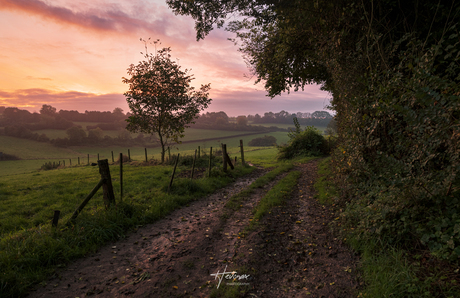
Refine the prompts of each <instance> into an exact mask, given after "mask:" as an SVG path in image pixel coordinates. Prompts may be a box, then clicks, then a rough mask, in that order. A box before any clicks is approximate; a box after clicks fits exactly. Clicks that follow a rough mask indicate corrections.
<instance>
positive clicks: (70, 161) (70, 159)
mask: <svg viewBox="0 0 460 298" xmlns="http://www.w3.org/2000/svg"><path fill="white" fill-rule="evenodd" d="M69 165H70V166H72V158H69Z"/></svg>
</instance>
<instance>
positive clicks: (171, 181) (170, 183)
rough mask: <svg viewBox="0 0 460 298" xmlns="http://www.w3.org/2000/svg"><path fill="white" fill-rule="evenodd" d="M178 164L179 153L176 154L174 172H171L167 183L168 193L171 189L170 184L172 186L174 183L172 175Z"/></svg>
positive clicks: (174, 172) (174, 171)
mask: <svg viewBox="0 0 460 298" xmlns="http://www.w3.org/2000/svg"><path fill="white" fill-rule="evenodd" d="M178 162H179V153H177V157H176V162H175V164H174V170H173V172H172V175H171V180H170V181H169V186H168V193H169V191H170V190H171V187H172V184H173V181H174V175H175V174H176V168H177V163H178Z"/></svg>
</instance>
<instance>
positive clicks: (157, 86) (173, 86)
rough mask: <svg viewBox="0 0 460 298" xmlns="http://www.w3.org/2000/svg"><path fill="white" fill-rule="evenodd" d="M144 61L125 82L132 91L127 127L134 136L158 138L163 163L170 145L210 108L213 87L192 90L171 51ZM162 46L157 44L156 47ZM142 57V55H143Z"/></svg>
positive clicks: (131, 69) (189, 77) (128, 96)
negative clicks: (200, 113)
mask: <svg viewBox="0 0 460 298" xmlns="http://www.w3.org/2000/svg"><path fill="white" fill-rule="evenodd" d="M141 41H143V42H144V43H145V44H146V47H145V48H146V53H145V54H144V58H145V60H144V61H140V62H139V63H138V64H137V65H134V64H131V65H130V67H129V68H128V74H129V76H130V78H123V83H125V84H128V86H129V91H127V92H126V93H124V95H125V96H126V100H127V102H128V106H129V108H130V110H131V114H132V115H131V116H130V117H129V118H128V119H127V120H126V121H127V122H128V126H127V127H126V128H127V129H128V130H129V131H132V132H138V131H140V132H144V133H148V134H156V135H157V136H158V140H159V142H160V145H161V162H164V158H165V152H166V147H167V146H168V145H169V144H170V142H172V141H174V142H176V143H180V141H179V138H181V137H183V136H184V135H183V132H184V129H185V127H187V125H188V124H190V123H192V122H193V120H194V119H196V118H197V117H198V116H199V112H200V111H202V110H204V109H205V108H207V107H208V104H209V103H210V102H211V99H210V98H208V96H209V93H208V92H209V90H210V89H211V87H210V84H207V85H201V88H200V89H199V90H198V91H196V90H195V88H194V87H191V86H190V82H191V81H192V80H193V79H194V78H193V75H189V74H188V72H189V70H187V69H185V70H184V71H182V70H181V69H180V66H179V65H178V64H177V63H176V62H174V61H172V60H171V55H170V52H171V49H170V48H162V49H160V50H158V51H155V54H152V53H150V54H149V53H148V52H147V41H145V40H143V39H141ZM158 42H159V40H157V41H155V42H154V44H155V46H156V44H157V43H158ZM141 54H142V53H141Z"/></svg>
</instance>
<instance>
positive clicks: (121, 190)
mask: <svg viewBox="0 0 460 298" xmlns="http://www.w3.org/2000/svg"><path fill="white" fill-rule="evenodd" d="M120 201H123V153H120Z"/></svg>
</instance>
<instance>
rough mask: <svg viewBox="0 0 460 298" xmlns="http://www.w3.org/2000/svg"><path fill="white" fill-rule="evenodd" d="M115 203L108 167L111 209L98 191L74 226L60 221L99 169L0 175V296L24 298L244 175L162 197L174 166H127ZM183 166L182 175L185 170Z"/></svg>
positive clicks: (179, 182) (196, 183) (176, 188)
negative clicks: (57, 214) (71, 266)
mask: <svg viewBox="0 0 460 298" xmlns="http://www.w3.org/2000/svg"><path fill="white" fill-rule="evenodd" d="M123 169H124V173H123V179H124V191H123V192H124V196H123V202H121V201H120V193H119V187H120V184H119V179H118V172H119V167H118V166H116V165H112V166H110V170H111V175H112V180H113V182H112V183H113V186H114V192H115V197H116V200H117V206H116V208H110V209H109V210H105V207H104V204H103V200H102V191H100V190H99V192H98V193H97V194H96V195H95V196H94V197H93V198H92V199H91V201H90V202H89V204H88V205H87V206H86V207H85V209H84V210H83V212H82V213H81V214H80V215H79V216H78V218H77V220H76V222H75V224H74V225H70V226H68V227H67V226H65V223H66V222H67V220H68V219H69V217H70V216H71V214H72V213H73V211H74V210H75V208H76V207H77V206H78V205H79V204H80V203H81V201H82V200H83V199H84V198H85V196H86V195H87V194H88V193H89V192H90V191H91V189H92V188H93V187H94V186H95V185H96V184H97V182H98V180H99V179H100V175H99V173H98V168H97V167H91V166H81V167H73V168H65V169H58V170H51V171H43V172H36V173H29V174H23V175H14V176H3V177H0V201H1V202H2V205H3V206H4V207H3V208H1V210H0V218H2V221H1V222H0V276H1V279H0V292H1V294H2V295H1V296H2V297H21V296H24V295H25V294H26V293H27V291H28V289H29V288H30V287H31V286H32V285H34V284H37V283H39V282H41V281H43V280H45V279H46V278H47V277H48V276H50V274H51V273H52V272H53V271H54V270H55V269H56V267H60V266H63V265H65V264H67V263H68V262H70V261H71V260H74V259H76V258H79V257H82V256H85V255H86V254H88V253H90V252H94V251H95V250H96V249H97V248H98V247H100V246H101V245H104V244H105V243H107V242H108V241H115V240H117V239H118V238H120V237H122V236H123V235H124V234H125V233H127V231H129V230H130V229H133V228H135V227H136V226H138V225H143V224H146V223H151V222H154V221H155V220H157V219H159V218H161V217H163V216H165V215H166V214H168V213H170V212H171V211H172V210H174V209H175V208H178V207H179V206H183V205H186V204H188V203H189V202H191V201H193V200H196V199H199V198H200V197H203V196H204V195H206V194H209V193H212V192H214V191H215V190H216V189H218V188H220V187H223V186H224V185H226V184H227V183H230V182H231V181H233V180H234V179H235V178H236V177H238V176H242V175H245V174H248V173H249V172H251V171H252V170H253V168H251V167H242V166H239V167H236V168H235V170H233V171H229V172H228V173H227V174H223V173H220V171H219V170H218V169H213V173H216V174H218V175H216V177H211V178H203V179H197V180H193V181H190V179H188V178H187V179H186V178H177V179H175V181H174V184H173V188H172V189H171V192H170V193H169V194H168V193H166V190H167V185H168V183H169V178H170V175H171V173H172V167H171V166H154V167H153V166H148V167H144V166H138V165H129V164H125V165H124V166H123ZM189 170H190V169H189V168H187V167H181V168H179V169H178V171H177V173H180V172H181V171H189ZM54 210H60V211H61V219H60V223H59V226H58V229H53V228H51V225H50V222H51V219H52V217H53V214H54Z"/></svg>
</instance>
